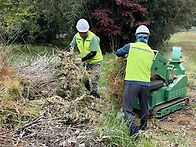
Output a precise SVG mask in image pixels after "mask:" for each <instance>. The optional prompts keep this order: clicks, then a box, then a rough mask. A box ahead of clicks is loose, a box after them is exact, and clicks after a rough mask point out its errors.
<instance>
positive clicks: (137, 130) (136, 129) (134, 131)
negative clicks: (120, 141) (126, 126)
mask: <svg viewBox="0 0 196 147" xmlns="http://www.w3.org/2000/svg"><path fill="white" fill-rule="evenodd" d="M138 132H139V128H138V126H137V125H132V126H131V128H130V136H133V135H134V134H136V133H138Z"/></svg>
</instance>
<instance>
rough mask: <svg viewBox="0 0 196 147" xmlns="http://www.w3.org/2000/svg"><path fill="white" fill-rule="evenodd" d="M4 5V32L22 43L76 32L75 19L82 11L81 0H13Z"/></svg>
mask: <svg viewBox="0 0 196 147" xmlns="http://www.w3.org/2000/svg"><path fill="white" fill-rule="evenodd" d="M4 4H5V5H6V6H7V7H5V8H4V9H3V10H2V11H1V19H2V20H3V21H1V26H3V27H4V35H5V37H6V38H7V37H8V38H11V39H12V41H17V42H22V43H24V42H27V43H51V41H52V40H55V39H56V35H57V34H64V35H66V36H71V35H73V34H74V33H75V22H76V19H78V18H79V17H80V16H81V15H82V14H83V11H82V7H83V6H82V5H80V3H79V2H78V0H72V1H70V0H69V1H64V0H60V1H55V0H50V1H48V0H43V1H39V0H34V1H32V0H25V1H22V0H19V1H17V0H14V1H12V2H4ZM13 36H15V37H14V38H12V37H13Z"/></svg>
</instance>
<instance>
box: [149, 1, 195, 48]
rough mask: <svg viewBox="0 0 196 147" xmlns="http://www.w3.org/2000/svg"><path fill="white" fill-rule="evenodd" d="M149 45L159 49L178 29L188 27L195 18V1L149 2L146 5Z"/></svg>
mask: <svg viewBox="0 0 196 147" xmlns="http://www.w3.org/2000/svg"><path fill="white" fill-rule="evenodd" d="M147 6H148V11H149V13H148V14H149V15H148V18H149V20H150V23H151V25H150V30H151V38H150V44H151V46H153V47H154V48H157V47H159V46H160V45H161V44H162V43H163V42H165V41H166V40H168V39H169V38H170V37H171V36H172V35H173V34H174V33H175V32H178V31H179V30H180V29H184V28H186V27H190V26H192V24H193V21H194V20H195V19H194V18H195V17H196V11H195V10H196V3H195V0H175V1H170V0H159V1H157V0H151V1H150V2H149V3H148V5H147Z"/></svg>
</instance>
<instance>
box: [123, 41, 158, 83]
mask: <svg viewBox="0 0 196 147" xmlns="http://www.w3.org/2000/svg"><path fill="white" fill-rule="evenodd" d="M153 58H154V53H153V51H152V49H151V48H150V47H149V46H148V44H146V43H142V42H136V43H131V44H130V50H129V54H128V57H127V66H126V75H125V80H130V81H141V82H150V76H151V65H152V61H153Z"/></svg>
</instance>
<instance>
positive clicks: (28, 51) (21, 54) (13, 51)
mask: <svg viewBox="0 0 196 147" xmlns="http://www.w3.org/2000/svg"><path fill="white" fill-rule="evenodd" d="M7 48H8V52H9V61H10V62H11V63H12V65H15V66H17V65H21V64H22V65H28V64H30V63H32V61H38V60H39V59H43V58H45V59H48V58H50V57H51V56H52V55H53V54H54V48H53V47H51V46H33V45H20V44H18V45H10V46H7Z"/></svg>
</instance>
